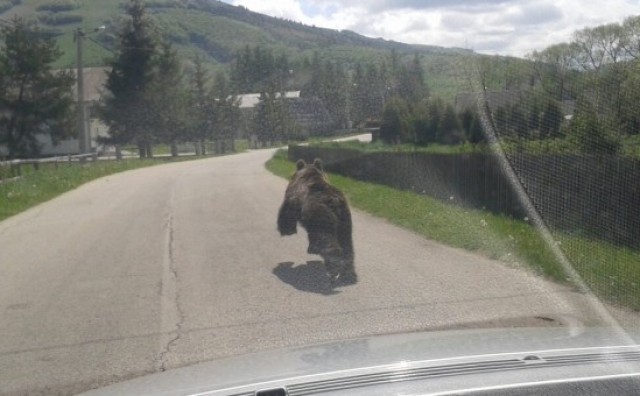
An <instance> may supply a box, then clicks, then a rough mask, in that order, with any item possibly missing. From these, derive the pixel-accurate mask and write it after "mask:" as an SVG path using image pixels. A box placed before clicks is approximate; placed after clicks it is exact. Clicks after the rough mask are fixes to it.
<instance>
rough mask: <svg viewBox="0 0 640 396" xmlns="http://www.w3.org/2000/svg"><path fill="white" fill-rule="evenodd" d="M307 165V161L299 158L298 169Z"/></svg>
mask: <svg viewBox="0 0 640 396" xmlns="http://www.w3.org/2000/svg"><path fill="white" fill-rule="evenodd" d="M306 165H307V163H306V162H304V160H303V159H299V160H298V162H296V169H297V170H300V169H302V168H304V167H305V166H306Z"/></svg>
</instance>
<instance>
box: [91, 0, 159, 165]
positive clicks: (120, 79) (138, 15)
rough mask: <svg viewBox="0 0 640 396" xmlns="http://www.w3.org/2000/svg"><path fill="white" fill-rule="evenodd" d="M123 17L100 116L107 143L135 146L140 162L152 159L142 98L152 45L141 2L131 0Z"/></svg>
mask: <svg viewBox="0 0 640 396" xmlns="http://www.w3.org/2000/svg"><path fill="white" fill-rule="evenodd" d="M127 14H128V15H129V17H130V20H128V21H127V23H126V24H125V26H124V27H123V29H122V31H121V32H120V33H119V34H118V43H117V48H116V51H117V53H116V56H115V57H114V58H113V60H112V61H111V62H110V66H111V72H110V73H109V76H108V79H107V82H106V84H105V88H106V89H107V92H106V95H105V97H104V98H103V102H102V106H101V107H100V114H101V118H102V119H103V121H104V122H105V123H106V124H107V125H108V126H109V133H110V135H111V137H110V138H109V139H107V142H108V143H111V144H114V145H116V147H118V146H120V145H123V144H126V143H129V142H135V143H136V144H137V146H138V150H139V153H140V157H141V158H143V157H150V156H152V152H151V144H152V141H153V135H152V133H151V128H149V122H150V120H151V118H152V116H153V115H152V113H151V112H150V111H149V103H148V101H147V96H146V95H147V89H148V88H149V85H150V84H151V82H152V79H153V56H154V53H155V49H156V42H155V40H154V38H153V36H152V34H151V22H150V21H149V19H148V18H147V16H146V12H145V8H144V5H143V3H142V1H141V0H131V2H130V4H129V6H128V8H127Z"/></svg>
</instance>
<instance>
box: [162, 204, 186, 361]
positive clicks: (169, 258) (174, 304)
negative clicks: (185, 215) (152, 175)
mask: <svg viewBox="0 0 640 396" xmlns="http://www.w3.org/2000/svg"><path fill="white" fill-rule="evenodd" d="M173 221H174V215H173V191H172V193H171V197H170V199H169V203H168V213H167V220H166V223H165V230H166V240H165V259H164V260H165V265H164V268H163V276H162V281H161V284H160V298H161V301H162V305H163V307H162V319H163V321H164V320H165V319H167V316H168V315H169V316H170V317H172V318H173V325H172V327H173V329H172V330H171V331H170V332H169V334H173V337H172V338H171V339H169V340H168V341H167V342H166V344H165V345H164V347H163V348H162V350H161V352H160V356H159V359H158V366H157V369H158V371H165V370H166V369H167V363H168V362H167V356H168V355H169V353H171V350H172V348H173V347H174V346H175V344H176V343H177V342H178V341H179V340H180V338H181V337H182V326H183V324H184V319H185V315H184V312H183V310H182V308H181V307H180V302H179V293H178V270H177V268H176V261H175V246H174V244H175V238H174V234H175V229H174V225H173ZM167 303H169V304H170V306H169V307H167V306H166V305H167ZM165 309H166V310H170V312H168V313H167V312H165ZM163 327H164V326H163Z"/></svg>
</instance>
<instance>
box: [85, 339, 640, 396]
mask: <svg viewBox="0 0 640 396" xmlns="http://www.w3.org/2000/svg"><path fill="white" fill-rule="evenodd" d="M638 339H639V338H638V333H637V332H636V331H626V332H621V331H620V330H616V331H613V330H612V329H607V328H574V327H554V328H548V327H547V328H507V329H475V330H453V331H434V332H419V333H409V334H396V335H386V336H376V337H370V338H361V339H352V340H344V341H338V342H332V343H325V344H319V345H313V346H304V347H294V348H287V349H282V350H272V351H266V352H259V353H252V354H247V355H243V356H238V357H233V358H227V359H220V360H216V361H211V362H207V363H200V364H195V365H192V366H188V367H182V368H178V369H173V370H169V371H166V372H162V373H157V374H152V375H149V376H145V377H140V378H136V379H133V380H130V381H127V382H123V383H119V384H114V385H111V386H108V387H105V388H102V389H96V390H92V391H89V392H86V393H83V395H85V396H98V395H205V394H206V395H254V394H255V392H256V391H258V390H264V389H275V388H280V387H282V388H287V389H288V390H289V394H300V395H302V394H319V393H323V392H328V393H326V394H336V392H337V391H340V390H344V389H351V390H352V391H354V390H357V389H358V388H360V387H367V386H371V385H376V384H382V383H398V382H400V381H405V380H406V381H421V380H425V379H436V378H449V377H451V376H454V375H477V374H481V373H483V372H491V373H496V372H500V371H504V370H511V371H513V370H515V369H517V368H524V367H525V366H531V364H532V363H534V364H537V365H538V366H539V367H541V368H546V369H549V372H548V376H550V377H552V376H553V375H554V374H553V373H554V372H555V373H557V372H558V370H557V367H558V362H565V363H567V362H573V361H576V362H578V363H580V362H583V363H584V362H585V359H588V360H589V362H595V363H604V362H611V361H616V362H618V363H620V364H618V366H617V367H616V370H617V371H616V372H620V369H622V370H623V372H634V373H635V372H640V370H638V364H637V363H638V361H640V352H638V351H640V348H638V346H637V340H638ZM594 359H595V360H594ZM554 362H555V363H554ZM541 363H545V364H541ZM549 363H553V364H549ZM547 366H548V367H547ZM603 370H605V369H604V368H603V367H599V366H598V367H597V368H596V369H595V371H594V372H593V375H595V374H602V373H603V372H605V371H603ZM542 372H544V371H538V373H542ZM563 375H566V374H563ZM587 375H588V374H587ZM354 381H355V382H354ZM486 381H487V379H486V376H485V379H483V382H484V383H486ZM501 381H502V382H504V378H503V379H502V380H501ZM431 389H432V390H433V389H441V388H438V387H437V386H436V385H435V383H434V384H433V386H432V387H431ZM442 389H449V388H446V387H445V388H442ZM387 391H388V390H387ZM387 391H385V393H386V392H387ZM405 391H406V389H405V390H403V392H405ZM276 394H277V393H276ZM349 394H360V393H358V392H355V393H353V392H350V393H349ZM362 394H376V392H373V390H372V388H371V387H369V388H367V389H366V391H365V392H364V393H362ZM386 394H388V393H386Z"/></svg>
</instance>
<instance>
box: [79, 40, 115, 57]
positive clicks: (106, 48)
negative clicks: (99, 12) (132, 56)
mask: <svg viewBox="0 0 640 396" xmlns="http://www.w3.org/2000/svg"><path fill="white" fill-rule="evenodd" d="M85 38H86V39H88V40H89V41H91V42H93V43H94V44H97V45H98V46H100V47H101V48H102V49H105V50H107V51H109V52H111V53H112V54H115V53H116V52H115V51H114V50H113V49H111V48H109V47H107V46H106V45H104V44H102V43H101V42H99V41H98V40H96V39H94V38H93V37H89V36H85Z"/></svg>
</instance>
